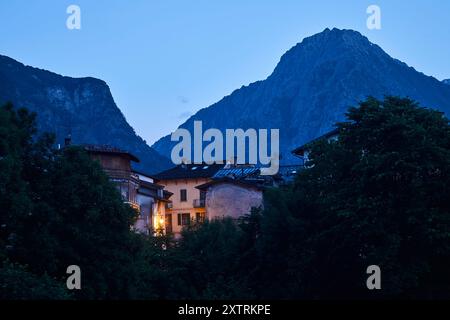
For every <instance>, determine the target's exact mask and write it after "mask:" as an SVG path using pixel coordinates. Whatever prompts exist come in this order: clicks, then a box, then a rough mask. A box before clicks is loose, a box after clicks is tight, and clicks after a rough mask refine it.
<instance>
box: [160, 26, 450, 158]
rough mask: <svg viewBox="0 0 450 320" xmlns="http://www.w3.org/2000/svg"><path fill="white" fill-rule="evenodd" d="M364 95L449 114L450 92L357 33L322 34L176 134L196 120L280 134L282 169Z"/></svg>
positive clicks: (165, 141) (166, 149) (166, 142)
mask: <svg viewBox="0 0 450 320" xmlns="http://www.w3.org/2000/svg"><path fill="white" fill-rule="evenodd" d="M236 72H238V71H236ZM369 95H370V96H374V97H378V98H382V97H383V96H384V95H399V96H404V97H406V96H408V97H410V98H413V99H415V100H417V101H418V102H420V103H421V104H422V105H423V106H426V107H430V108H435V109H439V110H442V111H444V112H446V113H447V115H449V113H450V86H448V85H446V84H444V83H443V82H440V81H438V80H437V79H435V78H433V77H429V76H426V75H424V74H423V73H420V72H417V71H416V70H415V69H414V68H412V67H409V66H407V65H406V64H405V63H403V62H401V61H399V60H396V59H393V58H391V57H390V56H389V55H388V54H387V53H385V52H384V51H383V50H382V49H381V48H380V47H379V46H377V45H375V44H373V43H371V42H369V40H368V39H367V38H366V37H364V36H362V35H361V34H360V33H358V32H356V31H352V30H339V29H333V30H329V29H326V30H325V31H323V32H321V33H319V34H316V35H314V36H312V37H309V38H305V39H304V40H303V41H302V42H301V43H299V44H297V45H296V46H294V47H293V48H292V49H290V50H289V51H288V52H286V54H284V55H283V57H282V58H281V60H280V62H279V63H278V65H277V67H276V68H275V70H274V72H273V73H272V74H271V75H270V76H269V77H268V78H267V79H266V80H264V81H257V82H255V83H252V84H250V85H249V86H243V87H242V88H240V89H238V90H236V91H234V92H233V93H232V94H231V95H229V96H226V97H224V98H223V99H222V100H220V101H219V102H217V103H215V104H213V105H211V106H210V107H208V108H205V109H202V110H200V111H199V112H197V113H196V114H195V115H194V116H192V117H191V118H189V119H188V120H187V121H186V122H185V123H184V124H182V125H181V126H180V127H182V128H186V129H188V130H191V132H192V128H193V122H194V120H202V121H203V128H204V130H206V129H208V128H218V129H221V130H223V132H224V129H226V128H230V129H235V128H243V129H247V128H255V129H259V128H268V129H270V128H279V129H280V147H281V151H282V156H283V159H284V160H286V161H288V160H289V159H290V160H293V159H292V158H290V151H291V150H292V149H294V148H295V147H297V146H299V145H302V144H303V143H305V142H307V141H309V140H311V139H313V138H316V137H318V136H320V135H322V134H324V133H326V132H327V131H329V130H331V129H332V128H333V124H334V123H335V122H337V121H341V120H343V119H344V114H345V112H346V110H347V109H348V107H349V106H354V105H356V104H357V103H358V102H359V101H361V100H364V99H365V98H366V97H367V96H369ZM172 146H173V143H172V142H171V141H170V136H166V137H164V138H162V139H160V140H159V141H157V142H156V143H155V144H154V145H153V147H154V148H155V149H156V150H157V151H158V152H160V153H161V154H163V155H165V156H170V152H171V148H172Z"/></svg>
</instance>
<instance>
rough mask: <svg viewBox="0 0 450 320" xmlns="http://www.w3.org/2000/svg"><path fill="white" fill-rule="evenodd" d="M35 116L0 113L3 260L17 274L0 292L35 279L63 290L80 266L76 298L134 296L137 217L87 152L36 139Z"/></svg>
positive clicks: (10, 111)
mask: <svg viewBox="0 0 450 320" xmlns="http://www.w3.org/2000/svg"><path fill="white" fill-rule="evenodd" d="M35 118H36V117H35V115H34V114H30V113H28V112H27V111H26V110H23V109H20V110H17V111H16V110H14V108H13V107H12V105H7V106H5V107H2V108H0V138H1V139H0V191H1V192H0V207H1V212H0V259H1V260H0V262H2V263H3V264H4V267H3V269H2V272H4V273H5V274H6V275H12V276H11V277H7V278H5V279H11V280H14V281H13V282H12V283H9V284H8V283H4V284H3V286H4V287H7V288H11V286H16V285H17V286H22V287H23V286H27V285H34V284H35V283H36V281H37V280H36V279H54V280H52V281H57V282H58V283H59V284H63V285H64V286H65V279H66V278H67V276H68V275H67V274H66V269H67V267H68V266H69V265H78V266H79V267H80V268H81V272H82V290H80V291H76V292H73V296H74V297H75V298H82V299H114V298H132V297H134V296H135V295H136V294H137V293H136V291H137V289H136V288H137V287H139V285H140V284H139V282H138V281H139V279H137V274H136V272H138V270H137V268H135V266H134V264H133V263H134V262H135V261H136V259H137V257H139V256H140V252H141V251H142V250H143V247H144V240H143V239H141V238H140V237H138V236H137V235H136V234H134V233H133V232H131V231H130V226H131V225H132V224H133V219H134V218H135V216H136V213H135V212H134V211H133V210H132V209H131V208H130V207H129V206H127V205H126V204H124V203H123V201H122V200H121V197H120V194H119V193H118V191H117V190H116V188H115V187H114V185H113V184H112V183H111V182H110V181H109V179H108V177H107V176H106V174H105V173H104V172H103V171H102V169H101V167H100V165H99V164H98V163H96V162H94V161H92V160H91V159H90V158H89V156H88V155H87V154H86V152H85V151H84V150H82V149H81V148H77V147H72V148H66V149H64V150H55V149H54V148H53V144H54V143H53V139H52V137H51V136H50V135H47V134H43V135H39V136H36V125H35ZM6 261H11V263H9V262H8V263H7V262H6ZM16 267H17V268H16ZM15 269H17V270H16V271H17V272H16V273H11V270H15ZM20 274H24V275H25V277H24V283H23V284H20V283H19V282H18V276H16V275H20ZM28 275H29V276H28ZM47 277H48V278H47ZM28 280H29V281H28ZM6 281H8V280H6ZM45 283H48V284H49V290H50V292H53V285H52V284H51V283H50V280H49V281H46V282H45ZM40 288H41V289H42V290H43V289H44V288H45V286H41V287H40ZM41 289H39V290H41ZM30 290H34V288H30ZM13 291H14V290H13ZM140 294H141V295H148V294H150V293H140ZM40 296H45V294H43V295H38V296H37V297H40ZM49 296H51V295H50V294H49ZM31 297H33V296H31ZM58 297H63V295H56V296H55V298H58Z"/></svg>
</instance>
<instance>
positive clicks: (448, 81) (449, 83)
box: [442, 79, 450, 85]
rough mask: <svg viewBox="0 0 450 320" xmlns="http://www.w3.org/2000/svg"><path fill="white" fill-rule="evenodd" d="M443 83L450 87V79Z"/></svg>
mask: <svg viewBox="0 0 450 320" xmlns="http://www.w3.org/2000/svg"><path fill="white" fill-rule="evenodd" d="M442 82H443V83H445V84H448V85H450V79H445V80H442Z"/></svg>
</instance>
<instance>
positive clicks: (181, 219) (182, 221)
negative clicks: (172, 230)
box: [178, 213, 191, 226]
mask: <svg viewBox="0 0 450 320" xmlns="http://www.w3.org/2000/svg"><path fill="white" fill-rule="evenodd" d="M190 222H191V215H190V214H189V213H179V214H178V225H179V226H188V225H189V224H190Z"/></svg>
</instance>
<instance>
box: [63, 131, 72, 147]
mask: <svg viewBox="0 0 450 320" xmlns="http://www.w3.org/2000/svg"><path fill="white" fill-rule="evenodd" d="M71 144H72V135H70V134H69V135H67V137H66V138H65V139H64V146H65V147H68V146H70V145H71Z"/></svg>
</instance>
